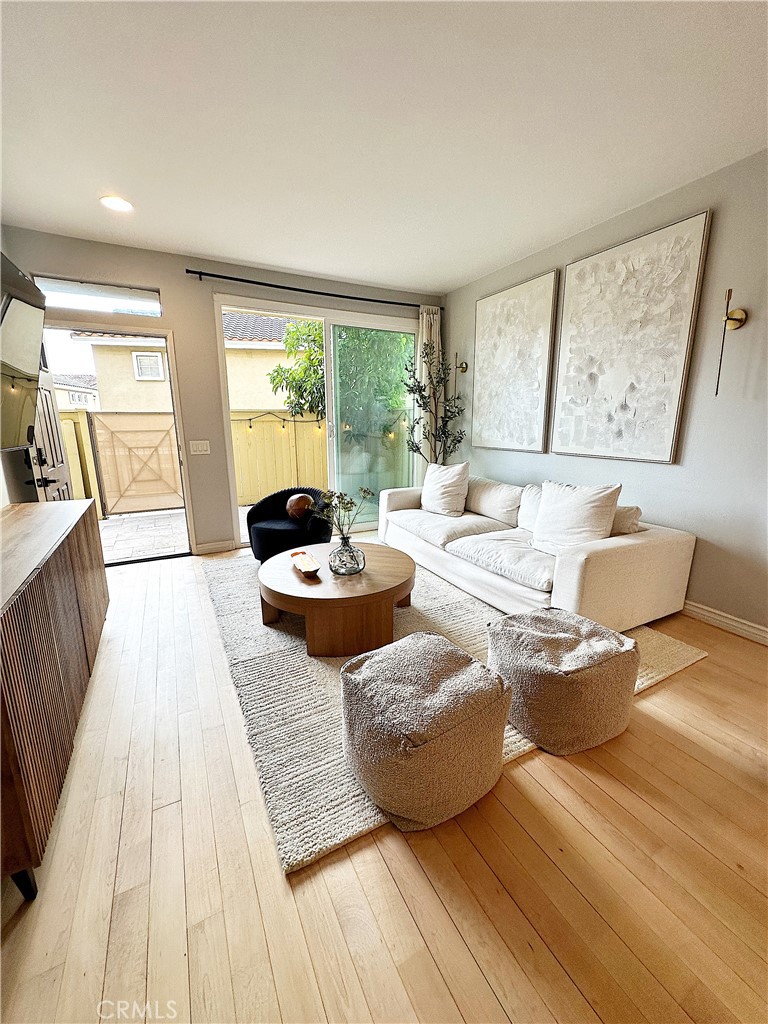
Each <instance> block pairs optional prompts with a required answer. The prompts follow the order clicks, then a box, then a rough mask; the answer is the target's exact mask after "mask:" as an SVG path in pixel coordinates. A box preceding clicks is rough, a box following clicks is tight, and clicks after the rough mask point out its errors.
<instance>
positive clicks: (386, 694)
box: [341, 633, 509, 831]
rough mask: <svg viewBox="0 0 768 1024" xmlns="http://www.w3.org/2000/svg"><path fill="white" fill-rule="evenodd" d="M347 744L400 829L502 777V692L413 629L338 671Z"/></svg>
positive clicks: (491, 676) (450, 811)
mask: <svg viewBox="0 0 768 1024" xmlns="http://www.w3.org/2000/svg"><path fill="white" fill-rule="evenodd" d="M341 681H342V704H343V712H344V750H345V753H346V757H347V760H348V762H349V764H350V766H351V767H352V770H353V771H354V773H355V775H356V776H357V778H358V779H359V780H360V783H361V785H362V786H363V788H364V789H365V790H366V792H367V793H368V795H369V796H370V798H371V800H373V802H374V803H375V804H377V805H378V806H379V807H380V808H381V809H382V810H383V811H384V813H385V814H387V815H388V816H389V818H390V819H391V820H392V821H393V822H394V823H395V825H397V826H398V828H401V829H403V830H404V831H413V830H416V829H422V828H430V827H431V826H432V825H437V824H439V822H441V821H445V820H446V819H447V818H452V817H453V816H454V815H455V814H459V812H461V811H464V810H466V808H467V807H469V806H471V805H472V804H473V803H475V801H476V800H479V799H480V797H481V796H483V795H484V794H485V793H487V792H488V790H489V789H491V787H492V786H493V785H494V784H495V783H496V781H497V779H498V777H499V775H500V773H501V764H502V761H501V757H502V746H503V740H504V727H505V725H506V721H507V714H508V712H509V688H508V686H507V685H506V684H505V683H504V681H503V679H502V678H501V676H499V675H498V674H497V673H496V672H491V671H489V670H488V669H487V668H486V667H485V665H482V664H481V663H480V662H479V661H476V660H475V659H474V658H471V657H470V656H469V655H468V654H467V653H466V652H464V651H462V650H461V649H460V648H458V647H456V646H455V645H454V644H452V643H451V642H450V641H449V640H446V638H445V637H443V636H439V635H438V634H436V633H413V634H411V635H410V636H407V637H404V638H403V639H402V640H398V641H396V642H395V643H393V644H389V645H387V646H386V647H381V648H380V649H379V650H377V651H372V652H371V653H369V654H361V655H359V656H358V657H356V658H352V659H351V660H350V661H348V662H347V663H346V664H345V665H344V666H343V667H342V669H341Z"/></svg>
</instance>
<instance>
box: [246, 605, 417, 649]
mask: <svg viewBox="0 0 768 1024" xmlns="http://www.w3.org/2000/svg"><path fill="white" fill-rule="evenodd" d="M410 603H411V595H410V594H406V595H405V597H403V598H401V600H399V601H397V602H396V605H397V607H398V608H408V607H409V606H410ZM393 617H394V610H393V604H392V600H391V599H388V600H385V601H378V602H376V603H368V604H364V605H350V606H347V607H344V608H339V607H338V606H336V607H334V606H333V605H332V604H329V606H328V607H327V608H324V607H322V606H320V607H314V608H311V609H310V608H308V609H307V610H306V612H305V615H304V621H305V623H306V627H307V654H308V655H309V656H310V657H312V658H347V657H348V658H351V657H353V655H355V654H364V653H365V652H366V651H373V650H376V648H378V647H384V646H385V645H386V644H391V643H392V640H393V639H394V635H393ZM279 618H280V609H279V608H275V607H274V606H273V605H271V604H267V602H266V601H265V600H264V598H263V597H262V598H261V621H262V622H263V623H264V625H265V626H270V625H273V624H274V623H275V622H277V621H278V619H279Z"/></svg>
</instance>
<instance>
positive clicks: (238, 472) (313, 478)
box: [232, 409, 328, 505]
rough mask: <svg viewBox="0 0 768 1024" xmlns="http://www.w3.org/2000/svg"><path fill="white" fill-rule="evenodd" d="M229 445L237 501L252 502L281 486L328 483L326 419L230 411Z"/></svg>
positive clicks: (251, 410)
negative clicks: (230, 435)
mask: <svg viewBox="0 0 768 1024" xmlns="http://www.w3.org/2000/svg"><path fill="white" fill-rule="evenodd" d="M280 415H281V416H282V414H280ZM232 448H233V450H234V456H235V480H236V483H237V503H238V505H252V504H254V503H255V502H257V501H259V499H260V498H263V497H265V496H266V495H267V494H273V493H274V492H275V491H280V490H282V489H283V488H284V487H299V486H303V487H321V488H326V487H327V486H328V449H327V447H326V432H325V420H321V421H320V423H319V424H318V422H317V420H315V419H309V418H307V419H302V418H301V417H297V418H295V419H288V417H287V415H286V418H285V419H276V418H275V417H274V416H270V415H269V414H268V413H267V414H266V415H265V410H262V409H249V410H246V411H242V410H239V411H238V412H233V413H232Z"/></svg>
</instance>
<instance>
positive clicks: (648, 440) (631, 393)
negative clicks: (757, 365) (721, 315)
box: [551, 211, 710, 462]
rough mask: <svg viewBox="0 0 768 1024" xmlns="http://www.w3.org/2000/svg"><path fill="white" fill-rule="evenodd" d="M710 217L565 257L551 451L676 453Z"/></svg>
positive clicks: (628, 455)
mask: <svg viewBox="0 0 768 1024" xmlns="http://www.w3.org/2000/svg"><path fill="white" fill-rule="evenodd" d="M709 219H710V215H709V211H706V212H705V213H700V214H697V215H696V216H694V217H689V218H688V219H687V220H681V221H679V222H678V223H676V224H670V225H669V226H668V227H665V228H661V229H659V230H658V231H652V232H650V233H649V234H647V235H641V236H640V237H639V238H634V239H632V241H629V242H624V243H623V244H621V245H617V246H614V247H613V248H612V249H606V250H605V251H603V252H599V253H596V254H595V255H594V256H587V257H586V258H585V259H582V260H578V261H577V262H576V263H570V264H569V265H568V266H567V267H566V269H565V289H564V294H563V307H562V316H561V321H560V341H559V346H558V359H557V385H556V393H555V401H554V408H553V429H552V445H551V450H552V451H553V452H555V453H558V454H561V455H591V456H596V457H599V458H604V459H606V458H607V459H629V460H636V461H642V462H673V461H674V458H675V446H676V443H677V435H678V428H679V424H680V415H681V411H682V400H683V393H684V389H685V378H686V374H687V370H688V361H689V356H690V349H691V342H692V339H693V332H694V327H695V322H696V309H697V306H698V299H699V290H700V287H701V277H702V271H703V267H704V255H705V250H706V241H707V234H708V231H709Z"/></svg>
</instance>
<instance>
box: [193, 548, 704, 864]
mask: <svg viewBox="0 0 768 1024" xmlns="http://www.w3.org/2000/svg"><path fill="white" fill-rule="evenodd" d="M203 564H204V569H205V575H206V579H207V582H208V588H209V590H210V594H211V599H212V601H213V605H214V608H215V609H216V617H217V620H218V623H219V629H220V631H221V636H222V640H223V642H224V649H225V650H226V653H227V658H228V659H229V666H230V670H231V673H232V680H233V682H234V684H235V688H236V690H237V695H238V698H239V700H240V706H241V708H242V711H243V717H244V718H245V725H246V730H247V733H248V740H249V743H250V745H251V749H252V751H253V756H254V759H255V761H256V767H257V769H258V773H259V778H260V781H261V787H262V789H263V791H264V798H265V802H266V805H267V810H268V812H269V818H270V822H271V824H272V831H273V832H274V836H275V843H276V845H277V849H278V853H279V855H280V861H281V863H282V866H283V869H284V870H285V871H286V872H289V871H294V870H296V869H297V868H300V867H302V866H303V865H305V864H309V863H311V862H312V861H314V860H317V858H318V857H322V856H323V855H324V854H326V853H330V851H331V850H334V849H337V848H338V847H339V846H343V845H344V844H345V843H349V842H351V841H352V840H353V839H356V838H357V837H358V836H361V835H364V834H365V833H366V832H370V831H371V830H372V829H375V828H377V827H378V826H379V825H382V824H383V823H384V822H385V821H386V820H387V819H386V818H385V816H384V815H383V814H382V812H381V811H380V810H379V809H378V808H377V807H376V806H374V804H372V803H371V801H370V800H369V799H368V797H367V796H366V794H365V793H364V792H363V790H362V789H361V788H360V785H359V783H358V782H357V780H356V779H355V777H354V775H353V774H352V772H351V771H350V770H349V768H348V767H347V764H346V761H345V759H344V754H343V751H342V741H341V723H342V718H341V703H340V688H339V669H340V667H341V666H342V665H343V663H344V661H345V660H346V659H344V658H310V657H309V656H308V655H307V651H306V646H305V642H304V620H303V618H301V617H300V616H296V615H288V614H286V613H283V615H282V616H281V619H280V621H279V622H278V623H277V624H276V625H274V626H264V625H262V622H261V609H260V604H259V592H258V585H257V575H256V574H257V568H258V566H257V563H256V562H255V561H254V559H253V557H252V555H251V553H250V551H248V552H246V551H243V552H242V554H240V555H237V556H235V557H233V558H226V559H215V560H213V559H211V560H206V561H205V562H204V563H203ZM502 614H503V613H502V612H500V611H498V610H497V609H495V608H491V607H489V606H488V605H487V604H484V603H483V602H482V601H478V600H477V599H476V598H474V597H470V596H469V595H468V594H465V593H464V592H463V591H461V590H458V589H457V588H456V587H454V586H452V585H451V584H450V583H446V582H445V580H442V579H440V578H439V577H438V576H435V575H434V574H433V573H430V572H427V570H426V569H421V568H419V569H418V570H417V577H416V586H415V588H414V591H413V595H412V603H411V607H410V608H396V609H395V639H399V638H400V637H402V636H406V635H408V634H409V633H415V632H417V631H418V630H432V631H435V632H438V633H442V634H443V635H444V636H446V637H448V639H449V640H452V641H453V642H454V643H455V644H457V646H459V647H461V648H463V649H464V650H465V651H467V652H468V653H469V654H471V655H473V656H474V657H475V658H478V659H479V660H480V661H483V660H484V659H485V655H486V627H487V625H488V623H489V622H491V620H493V619H496V618H499V617H500V616H501V615H502ZM628 635H629V636H632V637H634V638H635V640H636V641H637V644H638V647H639V649H640V673H639V677H638V682H637V688H636V692H640V691H641V690H645V689H647V688H648V687H649V686H653V684H654V683H658V682H660V681H661V680H662V679H666V678H667V677H668V676H671V675H673V674H674V673H675V672H679V671H680V670H681V669H683V668H686V667H687V666H688V665H692V664H693V663H694V662H696V661H699V660H700V659H701V658H704V657H706V654H705V652H704V651H700V650H698V649H697V648H695V647H690V646H688V645H687V644H684V643H681V642H680V641H679V640H674V639H673V638H671V637H668V636H665V635H664V634H663V633H657V632H656V631H654V630H652V629H648V628H647V627H645V626H640V627H639V628H637V629H633V630H631V631H630V632H629V634H628ZM534 749H535V746H534V744H533V743H531V742H530V741H529V740H527V739H526V738H525V736H523V735H521V734H520V733H519V732H517V731H516V730H515V729H513V728H512V727H511V726H507V730H506V735H505V737H504V760H505V761H512V760H514V759H515V758H517V757H520V756H521V755H522V754H525V753H527V752H528V751H530V750H534Z"/></svg>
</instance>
